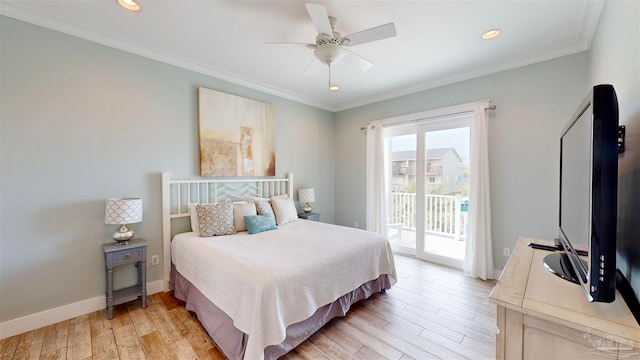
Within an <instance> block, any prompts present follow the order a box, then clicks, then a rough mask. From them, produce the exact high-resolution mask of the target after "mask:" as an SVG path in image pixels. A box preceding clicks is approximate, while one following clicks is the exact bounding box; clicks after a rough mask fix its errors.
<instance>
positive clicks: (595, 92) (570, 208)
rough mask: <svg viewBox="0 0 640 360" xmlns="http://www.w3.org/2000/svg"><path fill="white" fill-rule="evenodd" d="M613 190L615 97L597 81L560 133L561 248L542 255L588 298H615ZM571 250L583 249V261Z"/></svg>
mask: <svg viewBox="0 0 640 360" xmlns="http://www.w3.org/2000/svg"><path fill="white" fill-rule="evenodd" d="M617 190H618V101H617V97H616V93H615V90H614V88H613V86H611V85H596V86H594V87H593V88H592V89H591V90H590V91H589V93H588V94H587V96H586V97H585V99H584V101H583V102H582V103H581V104H580V106H579V107H578V109H577V111H576V112H575V113H574V115H573V116H572V117H571V119H570V121H569V123H568V124H567V125H566V126H565V128H564V129H563V130H562V133H561V135H560V196H559V198H560V209H559V215H560V216H559V239H557V240H558V241H559V242H560V244H561V245H562V247H563V248H564V250H565V252H564V253H561V254H560V253H556V254H552V255H549V256H547V257H545V266H546V267H547V268H548V269H549V270H551V271H552V272H554V273H556V274H557V275H559V276H561V277H563V278H565V279H568V280H572V281H574V282H577V283H579V284H580V285H581V286H582V288H583V290H584V293H585V295H586V297H587V299H588V300H589V301H597V302H612V301H614V299H615V289H616V223H617V195H618V191H617ZM576 248H584V249H586V250H587V252H588V254H587V256H586V259H585V257H584V256H583V257H581V256H579V255H578V253H577V252H576Z"/></svg>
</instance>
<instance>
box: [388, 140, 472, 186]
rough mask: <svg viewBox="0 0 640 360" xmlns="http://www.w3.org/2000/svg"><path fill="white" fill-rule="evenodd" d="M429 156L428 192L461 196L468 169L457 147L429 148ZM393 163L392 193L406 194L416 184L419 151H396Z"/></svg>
mask: <svg viewBox="0 0 640 360" xmlns="http://www.w3.org/2000/svg"><path fill="white" fill-rule="evenodd" d="M426 155H427V156H426V158H427V159H426V161H427V163H426V168H425V171H426V191H427V193H438V194H453V193H459V192H460V191H462V189H463V188H464V186H465V185H467V184H468V172H467V167H466V165H465V164H464V162H463V161H462V158H461V157H460V155H458V152H457V151H456V150H455V149H454V148H452V147H448V148H439V149H427V154H426ZM391 163H392V184H393V191H406V190H407V188H409V187H411V185H412V184H414V183H415V182H416V152H415V151H414V150H409V151H396V152H393V153H392V154H391Z"/></svg>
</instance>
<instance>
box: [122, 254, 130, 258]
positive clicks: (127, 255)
mask: <svg viewBox="0 0 640 360" xmlns="http://www.w3.org/2000/svg"><path fill="white" fill-rule="evenodd" d="M122 258H123V259H125V260H129V259H130V258H131V254H129V253H126V254H124V256H123V257H122Z"/></svg>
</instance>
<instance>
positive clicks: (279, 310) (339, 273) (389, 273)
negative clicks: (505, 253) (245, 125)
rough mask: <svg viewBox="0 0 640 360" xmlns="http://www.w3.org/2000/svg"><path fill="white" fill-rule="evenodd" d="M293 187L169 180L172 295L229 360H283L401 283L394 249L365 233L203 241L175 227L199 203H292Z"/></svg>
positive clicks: (311, 225)
mask: <svg viewBox="0 0 640 360" xmlns="http://www.w3.org/2000/svg"><path fill="white" fill-rule="evenodd" d="M292 179H293V177H292V175H291V174H289V175H287V177H286V178H283V179H279V178H269V179H249V180H247V179H232V180H171V179H170V175H169V174H168V173H163V175H162V188H163V237H164V250H165V251H164V254H165V268H164V270H165V280H167V281H166V285H165V290H174V295H175V297H176V298H178V299H180V300H182V301H184V302H185V307H186V308H187V310H189V311H193V312H195V313H196V315H197V316H198V319H199V320H200V322H201V323H202V325H203V327H204V328H205V329H206V330H207V332H208V333H209V335H210V336H211V338H212V339H213V340H214V341H215V342H216V345H218V347H219V348H220V349H221V350H222V351H223V352H224V354H225V355H226V356H227V357H228V358H229V359H232V360H234V359H275V358H278V357H280V356H282V355H284V354H285V353H287V352H288V351H290V350H291V349H293V348H295V347H296V346H297V345H298V344H300V343H302V342H303V341H304V340H306V339H307V338H308V337H309V336H311V335H312V334H313V333H315V332H316V331H317V330H318V329H320V328H321V327H322V326H323V325H324V324H326V323H327V322H328V321H329V320H331V319H332V318H334V317H337V316H344V315H345V314H346V312H347V311H348V310H349V308H350V306H351V305H352V304H353V303H355V302H357V301H360V300H363V299H366V298H368V297H369V296H371V295H372V294H375V293H378V292H381V291H385V290H387V289H389V288H390V287H391V286H392V285H393V284H394V283H395V282H396V273H395V265H394V262H393V254H392V252H391V248H390V246H389V243H388V241H387V240H386V238H384V237H383V236H381V235H379V234H375V233H371V232H368V231H364V230H360V229H354V228H348V227H342V226H336V225H330V224H325V223H320V222H315V221H308V220H295V221H294V219H290V220H291V221H288V222H284V223H283V224H280V225H278V227H277V229H274V230H270V231H263V232H258V233H253V234H250V233H248V232H246V231H240V232H237V233H235V234H229V235H221V236H212V237H206V236H204V237H201V236H200V235H201V234H198V233H195V232H193V231H190V230H191V229H190V228H189V226H184V224H183V225H182V227H181V226H180V225H176V224H174V222H177V220H178V219H176V218H181V217H182V218H187V219H190V218H191V219H192V217H191V214H192V212H193V205H190V204H193V203H201V204H205V203H217V204H220V203H222V202H225V201H238V200H243V199H246V198H251V197H257V198H262V199H269V198H271V199H276V198H285V197H287V196H289V195H290V194H292V193H293V191H292V189H293V180H292ZM289 198H290V197H289ZM272 203H273V204H274V208H275V204H276V203H278V201H277V200H272ZM199 211H200V210H199ZM276 215H278V212H277V211H276ZM280 218H282V217H280ZM236 220H237V219H236ZM187 225H188V224H187Z"/></svg>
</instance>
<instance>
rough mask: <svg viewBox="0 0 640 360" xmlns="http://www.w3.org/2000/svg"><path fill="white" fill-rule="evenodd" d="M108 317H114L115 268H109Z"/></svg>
mask: <svg viewBox="0 0 640 360" xmlns="http://www.w3.org/2000/svg"><path fill="white" fill-rule="evenodd" d="M106 295H107V318H108V319H109V320H111V319H113V268H107V294H106Z"/></svg>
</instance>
